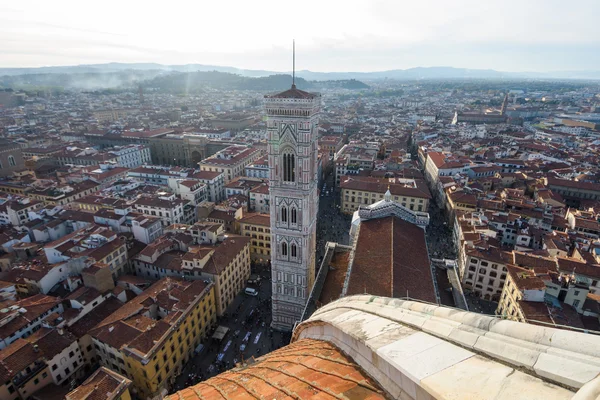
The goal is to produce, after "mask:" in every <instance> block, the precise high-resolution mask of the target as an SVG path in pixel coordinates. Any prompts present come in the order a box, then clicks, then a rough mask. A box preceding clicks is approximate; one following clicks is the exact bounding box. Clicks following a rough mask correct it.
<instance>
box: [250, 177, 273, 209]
mask: <svg viewBox="0 0 600 400" xmlns="http://www.w3.org/2000/svg"><path fill="white" fill-rule="evenodd" d="M249 209H250V211H253V212H257V213H260V214H269V212H270V211H271V195H270V192H269V184H268V183H266V182H265V183H262V184H261V185H259V186H257V187H254V188H252V189H251V190H250V206H249Z"/></svg>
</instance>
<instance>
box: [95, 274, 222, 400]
mask: <svg viewBox="0 0 600 400" xmlns="http://www.w3.org/2000/svg"><path fill="white" fill-rule="evenodd" d="M216 302H217V301H216V299H215V285H214V284H213V283H211V282H209V283H205V282H203V281H202V280H194V281H184V280H181V279H179V278H171V277H169V278H163V279H161V280H159V281H158V282H156V283H154V284H153V285H152V286H150V287H149V288H148V289H146V290H144V291H143V292H142V293H141V294H140V295H138V296H136V297H135V298H133V299H132V300H130V301H129V302H127V303H125V304H124V305H123V306H122V307H121V308H119V309H118V310H117V311H116V312H114V313H113V314H111V315H110V316H109V317H107V318H105V319H104V320H103V321H102V322H100V323H99V324H98V325H97V326H96V327H94V328H93V329H92V330H91V331H90V335H91V336H92V339H93V343H94V347H95V348H96V353H97V354H98V356H99V358H100V364H101V365H102V366H103V367H106V368H109V369H111V370H112V371H115V372H118V373H119V374H121V375H123V376H126V377H127V378H129V379H131V381H132V383H133V386H134V388H135V390H136V391H137V395H138V396H139V397H140V398H146V397H154V396H157V395H159V394H160V393H161V391H162V390H166V391H167V392H169V391H170V389H171V384H172V382H173V381H174V378H175V377H177V376H178V375H179V374H180V373H181V372H182V369H183V367H184V366H185V364H186V363H187V362H188V361H189V359H190V358H191V357H192V355H193V353H194V349H195V348H196V347H197V346H198V345H199V344H200V343H201V341H202V340H203V339H204V338H205V337H206V336H207V334H208V332H209V330H210V329H211V327H212V326H213V325H214V324H215V323H216V316H217V313H216V308H215V305H216Z"/></svg>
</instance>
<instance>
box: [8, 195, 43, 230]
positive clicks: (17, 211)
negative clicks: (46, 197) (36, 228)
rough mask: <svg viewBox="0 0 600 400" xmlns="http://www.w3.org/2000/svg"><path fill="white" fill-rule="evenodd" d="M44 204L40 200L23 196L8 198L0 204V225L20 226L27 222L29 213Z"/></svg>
mask: <svg viewBox="0 0 600 400" xmlns="http://www.w3.org/2000/svg"><path fill="white" fill-rule="evenodd" d="M43 206H44V203H43V202H42V201H41V200H31V199H29V198H28V197H23V198H19V199H15V200H8V201H6V202H3V203H2V204H0V225H12V226H20V225H23V224H26V223H27V222H29V220H30V219H29V213H30V212H33V213H35V212H36V211H38V210H40V209H41V208H42V207H43Z"/></svg>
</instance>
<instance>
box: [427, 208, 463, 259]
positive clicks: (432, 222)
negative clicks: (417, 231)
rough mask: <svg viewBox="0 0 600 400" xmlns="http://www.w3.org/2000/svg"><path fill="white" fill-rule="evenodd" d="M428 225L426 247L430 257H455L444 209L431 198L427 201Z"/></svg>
mask: <svg viewBox="0 0 600 400" xmlns="http://www.w3.org/2000/svg"><path fill="white" fill-rule="evenodd" d="M428 212H429V226H428V227H427V234H426V237H427V247H428V248H429V257H430V258H449V259H455V258H456V250H455V249H454V238H453V237H452V230H451V229H450V225H449V224H448V222H447V221H448V219H447V217H446V214H445V213H444V210H442V209H441V208H439V206H438V205H437V204H436V203H435V201H434V200H433V199H432V200H431V201H430V202H429V210H428Z"/></svg>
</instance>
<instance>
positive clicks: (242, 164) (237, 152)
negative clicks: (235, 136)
mask: <svg viewBox="0 0 600 400" xmlns="http://www.w3.org/2000/svg"><path fill="white" fill-rule="evenodd" d="M261 154H262V151H261V150H259V149H257V148H253V147H248V146H242V145H233V146H229V147H227V148H225V149H223V150H221V151H219V152H217V153H216V154H214V155H212V156H211V157H208V158H206V159H204V160H202V161H201V162H199V163H198V164H199V165H200V170H201V171H210V172H221V173H223V177H224V183H225V184H227V183H229V182H230V181H231V180H232V179H234V178H236V177H238V176H242V175H243V174H244V172H245V168H246V166H248V165H250V164H252V163H253V162H254V161H256V160H258V159H259V158H260V156H261Z"/></svg>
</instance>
